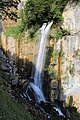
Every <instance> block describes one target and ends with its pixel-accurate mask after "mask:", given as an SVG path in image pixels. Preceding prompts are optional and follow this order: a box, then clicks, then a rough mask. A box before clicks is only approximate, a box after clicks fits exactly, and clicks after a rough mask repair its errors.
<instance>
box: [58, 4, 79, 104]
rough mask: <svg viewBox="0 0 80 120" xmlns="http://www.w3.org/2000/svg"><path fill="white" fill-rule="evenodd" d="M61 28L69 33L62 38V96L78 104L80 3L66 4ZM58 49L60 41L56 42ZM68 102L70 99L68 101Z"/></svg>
mask: <svg viewBox="0 0 80 120" xmlns="http://www.w3.org/2000/svg"><path fill="white" fill-rule="evenodd" d="M63 17H64V23H63V26H62V27H63V28H64V29H66V30H67V31H68V32H70V35H68V36H65V37H63V38H62V40H61V41H62V51H63V53H64V55H63V57H62V87H63V92H64V97H63V95H62V98H64V99H65V98H69V99H70V98H71V97H72V103H71V104H75V105H77V106H78V105H79V104H80V3H78V4H77V5H75V4H68V5H67V6H66V8H65V10H64V12H63ZM57 46H58V47H57V48H58V49H59V46H60V41H58V43H57ZM69 102H70V101H69Z"/></svg>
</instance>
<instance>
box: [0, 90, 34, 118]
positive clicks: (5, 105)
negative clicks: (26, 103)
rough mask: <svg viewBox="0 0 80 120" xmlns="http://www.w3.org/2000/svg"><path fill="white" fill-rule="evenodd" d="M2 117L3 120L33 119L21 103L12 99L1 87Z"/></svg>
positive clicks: (0, 115)
mask: <svg viewBox="0 0 80 120" xmlns="http://www.w3.org/2000/svg"><path fill="white" fill-rule="evenodd" d="M0 119H1V120H33V118H32V116H31V115H30V113H29V112H27V111H25V110H24V108H23V107H22V105H21V104H20V103H18V102H17V101H15V100H12V99H11V98H10V96H8V94H7V93H5V92H4V91H3V90H2V89H1V88H0Z"/></svg>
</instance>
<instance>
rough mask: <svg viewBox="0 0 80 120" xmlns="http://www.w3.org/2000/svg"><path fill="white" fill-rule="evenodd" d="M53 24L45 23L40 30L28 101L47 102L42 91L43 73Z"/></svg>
mask: <svg viewBox="0 0 80 120" xmlns="http://www.w3.org/2000/svg"><path fill="white" fill-rule="evenodd" d="M52 24H53V22H51V23H49V24H48V25H47V24H46V23H44V24H43V26H42V27H41V28H40V45H39V51H38V55H37V58H36V63H35V73H34V78H31V79H32V80H31V82H30V83H29V85H28V87H27V89H26V95H27V97H28V99H29V100H31V99H35V100H36V101H37V102H40V101H44V102H45V97H44V95H43V91H42V71H43V68H44V64H45V58H46V42H47V37H48V32H49V30H50V27H51V25H52ZM33 80H34V81H33ZM30 93H31V95H30Z"/></svg>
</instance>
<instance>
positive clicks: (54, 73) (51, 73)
mask: <svg viewBox="0 0 80 120" xmlns="http://www.w3.org/2000/svg"><path fill="white" fill-rule="evenodd" d="M56 72H57V71H56V70H55V69H54V68H53V67H49V68H48V74H49V76H50V79H51V80H55V79H56V78H55V75H56Z"/></svg>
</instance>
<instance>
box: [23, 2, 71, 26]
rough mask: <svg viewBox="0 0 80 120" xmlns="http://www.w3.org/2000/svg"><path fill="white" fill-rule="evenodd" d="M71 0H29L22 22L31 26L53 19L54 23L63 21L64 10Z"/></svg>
mask: <svg viewBox="0 0 80 120" xmlns="http://www.w3.org/2000/svg"><path fill="white" fill-rule="evenodd" d="M68 2H69V0H65V1H63V0H43V1H42V0H27V1H26V4H25V7H24V10H23V12H24V14H23V16H24V17H22V19H23V18H25V19H26V22H25V19H23V21H22V22H25V23H26V25H27V27H28V28H30V27H32V26H34V25H39V26H41V25H42V24H43V23H44V22H49V21H51V20H53V21H54V23H61V21H63V17H62V12H63V10H64V8H65V6H66V4H67V3H68Z"/></svg>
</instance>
